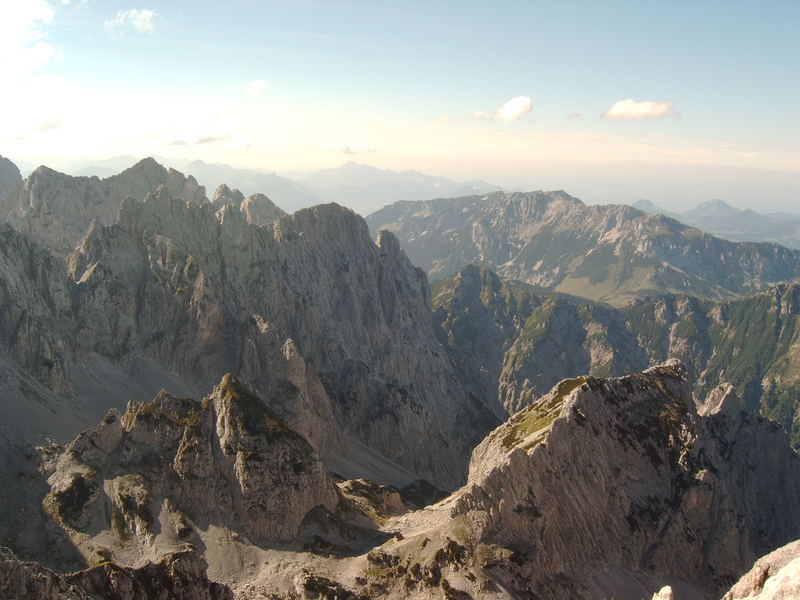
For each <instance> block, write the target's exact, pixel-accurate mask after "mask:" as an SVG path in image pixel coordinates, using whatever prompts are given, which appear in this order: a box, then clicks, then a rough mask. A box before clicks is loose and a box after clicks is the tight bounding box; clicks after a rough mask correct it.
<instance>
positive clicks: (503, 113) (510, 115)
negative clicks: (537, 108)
mask: <svg viewBox="0 0 800 600" xmlns="http://www.w3.org/2000/svg"><path fill="white" fill-rule="evenodd" d="M532 108H533V102H532V101H531V97H530V96H517V97H515V98H512V99H511V100H509V101H508V102H506V103H505V104H503V106H501V107H500V108H498V109H497V111H496V112H495V113H494V114H492V113H488V112H486V111H485V110H476V111H474V112H473V113H472V115H471V118H472V119H473V120H476V121H500V122H502V123H512V122H514V121H519V120H520V119H521V118H522V117H524V116H525V115H527V114H528V113H529V112H531V109H532Z"/></svg>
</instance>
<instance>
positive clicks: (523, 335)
mask: <svg viewBox="0 0 800 600" xmlns="http://www.w3.org/2000/svg"><path fill="white" fill-rule="evenodd" d="M433 306H434V316H435V319H436V321H437V324H438V325H439V327H440V329H441V332H442V341H443V343H445V345H447V347H448V348H449V349H450V352H451V353H452V355H453V356H454V358H455V360H456V364H457V365H458V367H459V369H460V371H461V373H462V377H465V378H467V379H468V380H471V383H472V385H474V386H477V388H478V389H480V390H481V392H482V393H483V394H484V395H485V396H488V397H491V398H498V399H499V401H500V404H501V405H502V406H503V408H504V409H505V410H506V411H507V413H508V414H513V413H514V412H516V411H517V410H519V409H520V408H522V407H523V406H526V405H528V404H530V402H531V401H532V400H533V399H535V398H536V397H537V396H540V395H542V394H544V393H545V392H546V391H547V390H549V389H550V388H551V387H552V386H553V385H555V384H556V383H557V382H558V381H560V380H561V379H564V378H567V377H574V376H576V375H579V374H583V373H587V374H590V375H595V376H600V377H602V376H612V375H622V374H625V373H631V372H634V371H639V370H641V369H643V368H645V367H646V366H647V365H648V357H647V355H646V354H645V352H644V351H643V349H642V348H641V347H640V346H639V344H638V342H637V340H636V338H635V337H634V336H633V335H632V334H631V333H630V332H629V331H628V330H627V329H626V324H625V321H624V319H623V318H622V316H621V315H620V314H619V312H618V311H616V310H614V309H612V308H611V307H608V306H605V305H601V304H595V303H591V302H586V301H582V300H580V299H577V298H570V297H567V296H563V295H559V294H553V293H547V292H538V293H537V292H536V291H534V290H532V289H526V288H525V287H524V286H521V285H511V284H509V283H507V282H504V281H502V280H501V279H500V278H499V277H497V275H495V274H494V273H493V272H492V271H490V270H489V269H487V268H485V267H476V266H474V265H470V266H467V267H465V268H463V269H461V270H460V271H459V272H458V273H457V274H456V275H455V276H453V277H452V278H449V279H446V280H443V281H441V282H439V283H438V284H437V285H436V286H435V287H434V300H433Z"/></svg>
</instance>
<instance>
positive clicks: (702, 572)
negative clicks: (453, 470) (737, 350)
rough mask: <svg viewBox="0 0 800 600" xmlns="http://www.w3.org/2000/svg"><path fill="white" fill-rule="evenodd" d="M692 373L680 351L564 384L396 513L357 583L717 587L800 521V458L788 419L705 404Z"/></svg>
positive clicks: (435, 588) (368, 586)
mask: <svg viewBox="0 0 800 600" xmlns="http://www.w3.org/2000/svg"><path fill="white" fill-rule="evenodd" d="M682 373H683V367H682V366H681V365H680V363H677V362H672V363H668V364H666V365H662V366H660V367H657V368H653V369H649V370H647V371H645V372H643V373H640V374H636V375H631V376H627V377H623V378H619V379H597V378H592V377H581V378H578V379H574V380H565V381H562V382H561V383H559V384H558V385H557V386H556V387H555V388H553V390H552V391H551V392H550V393H549V394H547V395H545V396H544V397H542V398H541V399H540V400H539V401H538V402H537V403H536V404H534V405H532V406H530V407H528V408H526V409H524V410H523V411H521V412H519V413H517V414H516V415H515V416H514V417H512V418H511V419H509V420H508V421H507V422H506V423H504V424H503V425H501V426H500V427H499V428H498V429H496V430H495V431H494V432H492V433H491V434H490V435H489V436H488V437H487V438H486V439H485V440H484V441H483V442H482V443H481V444H480V445H479V446H478V447H477V448H476V450H475V452H474V453H473V457H472V461H471V463H470V475H469V481H468V484H467V486H466V487H464V488H462V489H461V490H459V491H458V492H456V493H455V494H453V496H451V497H450V498H449V499H447V500H445V501H443V502H441V503H439V504H437V505H435V506H432V507H429V508H427V509H424V510H422V511H418V512H415V513H410V514H408V515H404V516H401V517H397V518H396V519H395V520H393V521H392V522H391V525H392V526H394V527H396V528H397V529H399V530H400V532H401V534H402V539H401V540H400V541H398V542H396V543H393V544H392V545H390V546H387V545H384V546H382V547H381V548H380V549H375V550H373V552H372V553H370V555H368V556H367V557H366V561H365V564H364V566H363V569H364V570H363V571H362V575H363V581H362V582H361V584H360V585H363V586H365V587H363V588H358V584H359V581H358V579H356V580H355V585H353V587H354V588H356V589H365V591H368V595H369V597H391V598H401V597H408V596H411V595H414V597H427V598H467V597H481V598H542V599H543V598H548V599H552V600H561V599H564V600H567V599H569V600H576V599H587V600H588V599H590V598H591V599H595V598H609V597H615V598H645V597H650V596H652V594H653V593H655V592H657V591H658V590H660V589H661V588H662V586H664V585H665V584H667V585H670V586H671V587H672V588H673V589H674V590H675V594H676V596H675V597H676V598H681V599H689V600H692V599H698V600H699V599H701V598H703V599H705V598H713V597H719V595H721V594H722V593H723V591H724V590H725V589H727V588H728V587H730V585H731V584H732V583H733V582H734V581H735V580H736V579H737V578H738V577H739V575H740V574H741V573H743V572H744V571H745V570H746V569H748V568H749V567H750V565H751V564H752V562H753V560H754V559H755V558H756V557H757V556H760V555H761V554H763V553H765V552H767V551H769V550H772V549H774V548H775V547H777V546H780V545H782V544H784V543H786V542H787V541H789V540H791V539H794V537H795V536H796V534H797V532H798V531H800V507H798V505H797V503H796V501H795V499H796V497H797V496H796V495H797V494H798V493H800V458H798V455H797V453H796V452H794V451H793V450H791V448H790V447H789V446H788V443H787V438H786V435H785V434H784V433H783V432H782V431H781V429H780V428H779V427H777V426H776V425H774V424H773V423H770V422H768V421H766V420H764V419H762V418H760V417H758V416H753V415H749V416H748V415H743V414H742V413H740V412H739V411H738V410H736V409H735V408H734V409H729V407H728V404H729V403H730V402H731V401H732V400H733V397H732V396H728V400H727V401H726V402H723V403H722V406H721V407H720V409H719V410H718V411H716V412H714V413H712V414H709V415H708V416H706V417H701V416H699V415H698V414H697V413H696V412H695V410H694V408H693V402H692V397H691V391H690V387H689V385H688V384H687V382H686V380H685V379H684V378H683V375H682ZM734 404H735V400H734ZM740 436H743V437H740ZM740 439H741V440H742V442H744V443H738V441H739V440H740ZM751 444H753V445H751ZM745 479H747V480H748V484H747V485H746V486H744V485H742V482H743V481H744V480H745ZM345 583H347V584H349V583H350V582H349V581H345Z"/></svg>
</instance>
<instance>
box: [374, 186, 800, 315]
mask: <svg viewBox="0 0 800 600" xmlns="http://www.w3.org/2000/svg"><path fill="white" fill-rule="evenodd" d="M368 223H369V224H370V227H371V228H372V229H373V230H374V231H377V230H379V229H384V228H385V229H389V230H390V231H392V232H394V233H395V234H396V235H397V237H398V239H399V240H400V243H401V245H402V246H403V248H404V249H405V250H406V252H407V253H408V255H409V258H410V259H411V261H412V262H413V263H414V264H415V265H418V266H420V267H422V268H423V269H425V271H426V272H427V273H428V275H429V276H430V277H432V278H433V279H439V278H442V277H445V276H448V275H451V274H453V273H454V272H456V271H457V270H458V269H459V268H461V267H462V266H464V265H466V264H468V263H476V264H479V265H483V266H487V267H489V268H491V269H494V270H496V271H497V272H498V274H499V275H501V276H503V277H507V278H510V279H516V280H519V281H523V282H525V283H529V284H533V285H538V286H542V287H546V288H549V289H554V290H558V291H561V292H565V293H570V294H575V295H578V296H583V297H586V298H590V299H594V300H601V301H606V302H610V303H612V304H616V305H622V304H624V303H625V302H626V301H627V300H629V299H631V298H636V297H641V296H643V295H647V294H653V293H655V292H665V291H678V292H679V291H686V292H690V293H693V294H696V295H698V296H702V297H708V298H717V299H719V298H726V297H730V296H734V295H738V294H743V293H748V292H753V291H757V290H760V289H763V288H765V287H767V286H768V285H769V284H771V283H776V282H782V281H792V280H795V279H797V277H798V276H800V251H798V250H789V249H787V248H784V247H781V246H778V245H775V244H766V243H763V244H752V243H733V242H728V241H725V240H720V239H717V238H715V237H713V236H710V235H708V234H705V233H703V232H701V231H699V230H697V229H693V228H691V227H687V226H685V225H682V224H680V223H678V222H676V221H674V220H672V219H669V218H666V217H663V216H660V215H648V214H645V213H643V212H641V211H639V210H636V209H634V208H632V207H630V206H623V205H608V206H586V205H584V204H583V203H582V202H581V201H580V200H577V199H576V198H573V197H571V196H569V195H568V194H566V193H564V192H547V193H545V192H531V193H524V194H523V193H503V192H496V193H492V194H488V195H486V196H468V197H464V198H453V199H445V200H430V201H425V202H397V203H395V204H393V205H391V206H388V207H386V208H384V209H382V210H380V211H378V212H376V213H374V214H372V215H370V216H369V217H368Z"/></svg>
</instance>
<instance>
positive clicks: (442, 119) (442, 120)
mask: <svg viewBox="0 0 800 600" xmlns="http://www.w3.org/2000/svg"><path fill="white" fill-rule="evenodd" d="M438 120H439V122H440V123H452V122H453V117H451V116H450V115H448V114H441V115H439V119H438Z"/></svg>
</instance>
